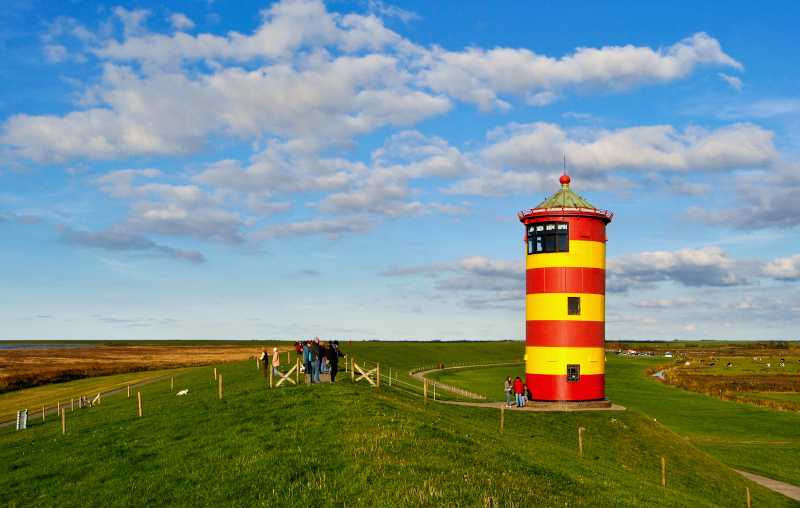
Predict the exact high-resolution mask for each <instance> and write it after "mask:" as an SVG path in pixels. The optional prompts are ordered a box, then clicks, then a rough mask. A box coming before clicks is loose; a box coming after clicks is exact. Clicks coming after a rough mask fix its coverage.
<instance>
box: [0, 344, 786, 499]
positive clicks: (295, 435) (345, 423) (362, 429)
mask: <svg viewBox="0 0 800 508" xmlns="http://www.w3.org/2000/svg"><path fill="white" fill-rule="evenodd" d="M484 347H485V346H481V347H480V348H478V349H479V353H485V351H483V348H484ZM422 349H424V348H422V347H421V346H420V349H416V350H411V351H406V350H403V349H402V348H398V350H393V351H391V352H389V351H384V353H385V354H386V355H387V356H389V355H395V356H396V359H397V360H398V361H399V360H400V359H405V361H406V362H409V363H416V362H415V361H414V359H413V358H409V355H410V354H413V353H415V352H419V351H420V350H422ZM353 350H357V348H355V347H354V348H353ZM371 351H375V348H372V349H371ZM362 353H365V352H362ZM446 353H447V354H450V357H451V358H452V354H451V353H452V350H451V351H447V352H446ZM465 356H466V357H469V356H470V355H465ZM477 356H478V357H481V358H483V355H482V354H478V355H477ZM384 358H385V357H384ZM418 360H419V358H418ZM384 361H385V360H384ZM218 367H219V369H220V372H221V373H222V374H223V375H224V380H225V398H224V400H221V401H220V400H218V399H217V397H216V385H215V384H214V382H213V380H212V379H211V368H208V367H206V368H195V369H190V370H188V371H186V372H185V373H183V374H181V375H179V376H177V377H176V386H175V389H176V390H177V389H183V388H189V390H190V392H189V395H188V396H187V397H175V396H174V395H173V394H172V393H170V390H169V382H168V381H166V382H158V383H154V384H151V385H146V386H143V387H142V395H143V401H144V416H143V417H142V418H137V417H136V409H135V402H134V399H127V398H126V397H125V394H122V395H116V396H112V397H108V398H106V399H104V401H103V404H102V405H101V406H100V407H98V408H93V409H88V410H83V411H76V412H75V413H68V417H67V426H68V431H67V435H66V436H62V435H61V433H60V428H59V425H58V424H57V422H56V421H55V420H54V419H53V420H50V421H49V422H47V423H44V424H42V423H39V422H35V421H34V422H32V427H31V428H30V429H29V430H28V431H26V432H13V431H5V430H4V431H0V505H9V506H15V505H16V506H21V505H25V506H53V505H58V506H129V505H136V506H142V505H158V506H163V505H185V506H198V505H223V506H230V505H234V506H250V505H264V506H267V505H269V506H369V507H373V506H440V505H449V506H490V505H491V506H524V505H528V506H531V505H534V506H555V505H568V506H659V507H661V506H736V505H742V504H743V503H744V491H745V487H746V486H749V487H750V488H751V490H752V492H753V498H754V503H756V505H757V506H792V504H791V502H790V501H789V500H787V499H786V498H783V497H782V496H779V495H777V494H774V493H771V492H769V491H766V490H765V489H763V488H761V487H758V486H756V485H754V484H752V483H750V482H747V481H746V480H744V479H743V478H741V477H739V476H738V475H736V474H735V473H733V472H731V471H730V470H729V469H727V468H725V467H724V466H722V465H721V464H719V463H717V462H716V461H715V460H714V459H712V458H710V457H708V456H707V455H706V454H704V453H702V452H701V451H699V450H698V449H696V448H695V447H694V446H692V445H691V444H690V443H687V442H685V441H684V440H683V439H680V438H678V437H677V436H675V435H674V434H673V433H671V432H670V431H668V430H667V429H665V428H664V427H663V426H662V425H659V424H657V423H655V422H653V421H652V420H651V419H648V418H646V417H644V416H642V415H640V414H638V413H636V412H624V413H613V414H609V413H599V412H598V413H572V414H558V413H552V414H543V413H507V414H506V422H505V429H506V432H505V433H504V434H503V435H500V434H499V432H498V423H499V422H498V416H499V414H498V412H497V411H496V410H493V409H480V408H467V407H454V406H444V405H439V404H433V403H431V404H429V405H427V406H424V405H423V404H422V401H421V399H420V398H419V397H417V396H412V395H410V394H408V393H406V392H402V391H397V390H395V389H391V390H390V389H388V387H386V386H384V387H383V388H381V389H380V390H375V389H371V388H368V387H367V386H365V385H363V384H361V385H353V384H351V383H350V382H349V381H348V379H347V377H344V378H343V379H342V381H341V382H340V383H339V384H337V385H316V386H307V385H304V386H300V387H290V388H285V389H284V388H282V389H276V390H268V389H266V388H265V386H264V379H263V377H262V375H261V374H260V373H259V372H258V371H256V369H255V366H254V365H253V364H252V363H251V362H244V363H240V364H225V365H220V366H218ZM578 426H583V427H585V428H587V429H588V430H587V432H586V445H585V446H586V454H585V457H584V458H582V459H581V458H579V457H578V456H577V442H576V441H577V439H576V438H575V435H576V429H577V428H578ZM661 456H664V457H666V460H667V464H668V485H667V488H666V489H663V488H662V487H661V486H660V469H659V467H660V466H659V458H660V457H661Z"/></svg>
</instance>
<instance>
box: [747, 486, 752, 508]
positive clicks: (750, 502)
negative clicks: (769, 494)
mask: <svg viewBox="0 0 800 508" xmlns="http://www.w3.org/2000/svg"><path fill="white" fill-rule="evenodd" d="M745 489H746V490H745V493H746V494H747V508H753V500H752V499H750V487H745Z"/></svg>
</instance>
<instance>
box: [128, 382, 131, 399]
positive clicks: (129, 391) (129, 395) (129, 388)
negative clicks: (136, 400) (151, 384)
mask: <svg viewBox="0 0 800 508" xmlns="http://www.w3.org/2000/svg"><path fill="white" fill-rule="evenodd" d="M128 398H129V399H130V398H131V385H128Z"/></svg>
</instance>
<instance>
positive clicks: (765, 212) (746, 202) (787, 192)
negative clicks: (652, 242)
mask: <svg viewBox="0 0 800 508" xmlns="http://www.w3.org/2000/svg"><path fill="white" fill-rule="evenodd" d="M734 187H735V189H736V197H737V199H736V200H735V202H734V204H733V205H731V206H728V207H727V208H722V209H708V208H701V207H692V208H690V209H689V210H688V212H687V215H688V217H689V218H690V219H694V220H698V221H701V222H706V223H708V224H718V225H724V226H727V227H731V228H767V227H776V228H791V227H795V226H798V225H800V200H798V199H797V196H798V195H800V164H796V163H785V162H779V163H776V164H775V166H774V167H773V168H771V169H770V170H769V171H757V172H750V173H746V174H741V175H737V176H736V178H735V180H734Z"/></svg>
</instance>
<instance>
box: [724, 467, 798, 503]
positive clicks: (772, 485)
mask: <svg viewBox="0 0 800 508" xmlns="http://www.w3.org/2000/svg"><path fill="white" fill-rule="evenodd" d="M734 471H736V472H737V473H739V474H740V475H742V476H744V477H745V478H747V479H748V480H750V481H752V482H756V483H757V484H759V485H761V486H762V487H766V488H768V489H769V490H771V491H774V492H778V493H780V494H783V495H784V496H786V497H788V498H789V499H794V500H795V501H800V487H798V486H797V485H792V484H791V483H784V482H779V481H778V480H773V479H772V478H767V477H766V476H761V475H757V474H753V473H748V472H747V471H739V470H738V469H734Z"/></svg>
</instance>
